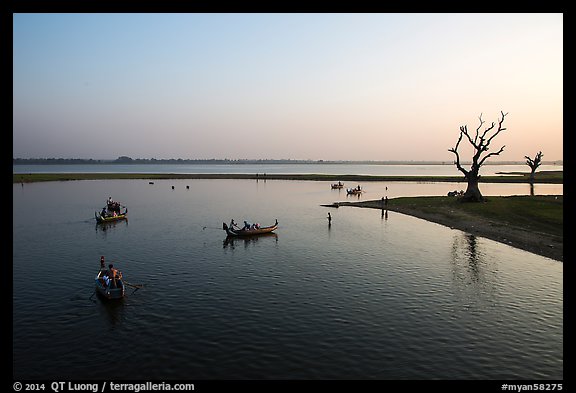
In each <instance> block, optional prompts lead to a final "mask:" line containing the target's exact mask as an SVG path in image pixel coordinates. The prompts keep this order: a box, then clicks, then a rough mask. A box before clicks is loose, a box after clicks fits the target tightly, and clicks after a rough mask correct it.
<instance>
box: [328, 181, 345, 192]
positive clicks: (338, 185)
mask: <svg viewBox="0 0 576 393" xmlns="http://www.w3.org/2000/svg"><path fill="white" fill-rule="evenodd" d="M330 188H332V189H333V190H340V189H342V188H344V183H342V182H340V181H339V182H338V183H333V184H330Z"/></svg>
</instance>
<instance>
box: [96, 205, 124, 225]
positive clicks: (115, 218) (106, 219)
mask: <svg viewBox="0 0 576 393" xmlns="http://www.w3.org/2000/svg"><path fill="white" fill-rule="evenodd" d="M94 217H95V218H96V222H98V223H105V222H112V221H118V220H125V219H128V208H126V210H125V211H124V213H120V214H116V215H113V214H106V215H104V216H103V215H102V213H98V212H94Z"/></svg>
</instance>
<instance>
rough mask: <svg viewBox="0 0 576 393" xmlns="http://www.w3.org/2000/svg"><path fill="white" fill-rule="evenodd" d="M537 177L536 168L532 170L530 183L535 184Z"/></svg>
mask: <svg viewBox="0 0 576 393" xmlns="http://www.w3.org/2000/svg"><path fill="white" fill-rule="evenodd" d="M535 177H536V168H533V169H532V172H530V184H531V185H534V178H535Z"/></svg>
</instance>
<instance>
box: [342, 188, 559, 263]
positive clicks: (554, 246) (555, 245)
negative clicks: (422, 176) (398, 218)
mask: <svg viewBox="0 0 576 393" xmlns="http://www.w3.org/2000/svg"><path fill="white" fill-rule="evenodd" d="M339 205H340V206H356V207H368V208H375V209H381V208H382V201H381V200H374V201H361V202H341V203H340V204H339ZM563 206H564V197H563V196H561V195H558V196H554V195H545V196H507V197H488V198H487V201H486V202H484V203H461V202H459V201H458V198H455V197H444V196H435V197H403V198H393V199H390V200H389V201H388V205H387V206H386V208H387V209H388V210H391V211H397V212H400V213H404V214H409V215H412V216H415V217H419V218H423V219H426V220H429V221H432V222H436V223H439V224H442V225H446V226H448V227H450V228H455V229H460V230H463V231H466V232H469V233H472V234H476V235H478V236H483V237H487V238H489V239H492V240H496V241H499V242H503V243H506V244H509V245H511V246H514V247H517V248H521V249H524V250H527V251H530V252H533V253H536V254H539V255H543V256H546V257H549V258H553V259H556V260H560V261H561V260H563V250H564V247H563V242H564V208H563Z"/></svg>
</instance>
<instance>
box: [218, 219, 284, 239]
mask: <svg viewBox="0 0 576 393" xmlns="http://www.w3.org/2000/svg"><path fill="white" fill-rule="evenodd" d="M277 228H278V220H276V222H275V223H274V225H270V226H269V227H260V228H256V229H234V228H230V227H228V225H226V223H225V222H224V223H222V229H224V230H225V231H226V233H227V234H228V236H254V235H262V234H265V233H270V232H272V231H275V230H276V229H277Z"/></svg>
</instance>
